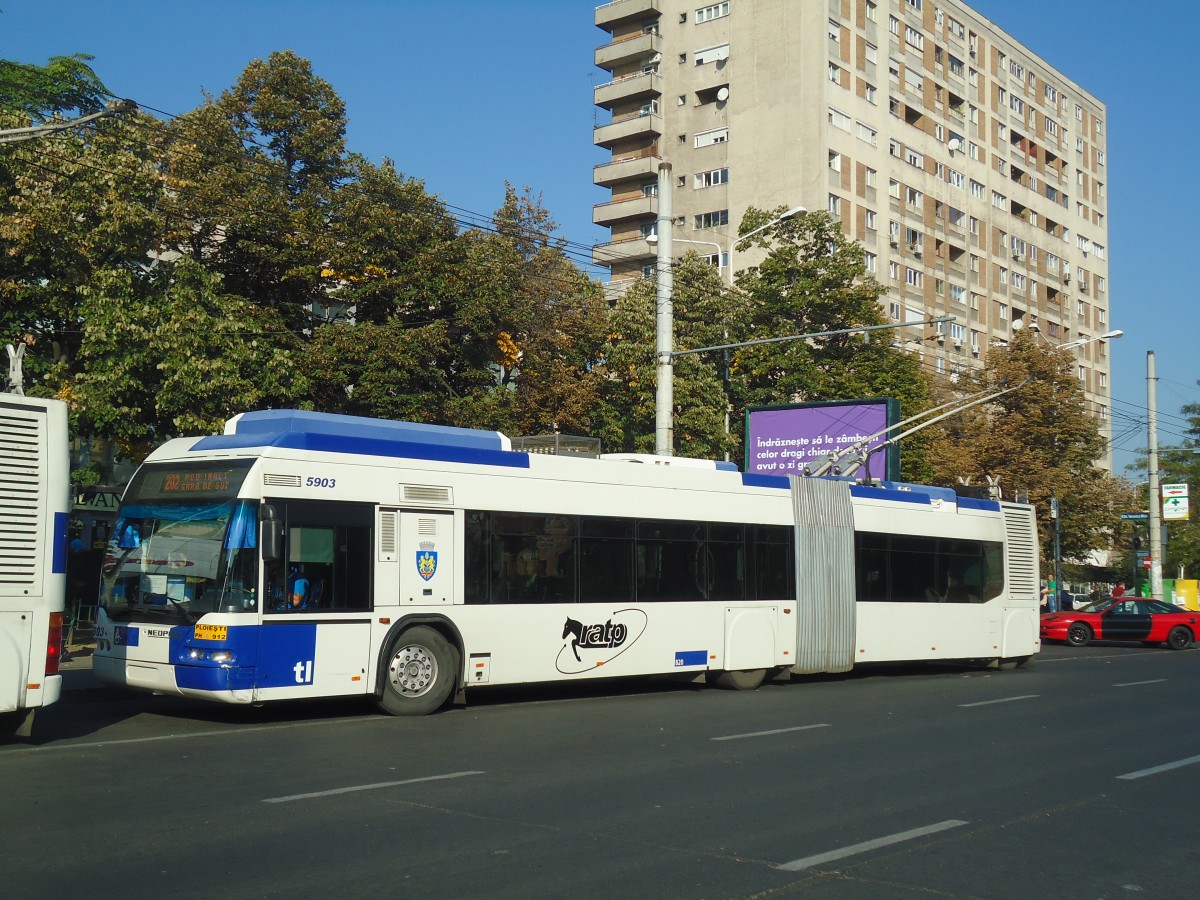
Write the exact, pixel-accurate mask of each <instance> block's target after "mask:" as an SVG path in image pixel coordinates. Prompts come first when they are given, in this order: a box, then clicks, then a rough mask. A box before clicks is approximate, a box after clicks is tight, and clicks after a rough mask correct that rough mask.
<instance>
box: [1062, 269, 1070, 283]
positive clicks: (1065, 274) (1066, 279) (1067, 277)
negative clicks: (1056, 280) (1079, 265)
mask: <svg viewBox="0 0 1200 900" xmlns="http://www.w3.org/2000/svg"><path fill="white" fill-rule="evenodd" d="M1070 283H1071V273H1070V272H1063V284H1070Z"/></svg>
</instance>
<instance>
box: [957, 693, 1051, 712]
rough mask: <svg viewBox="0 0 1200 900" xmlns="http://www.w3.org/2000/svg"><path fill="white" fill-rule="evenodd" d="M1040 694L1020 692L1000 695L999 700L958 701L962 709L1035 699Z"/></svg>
mask: <svg viewBox="0 0 1200 900" xmlns="http://www.w3.org/2000/svg"><path fill="white" fill-rule="evenodd" d="M1040 696H1041V694H1022V695H1021V696H1019V697H1001V698H1000V699H999V700H980V701H979V702H978V703H960V704H958V705H959V706H961V707H963V708H964V709H965V708H966V707H968V706H991V705H992V704H993V703H1012V702H1013V701H1014V700H1035V699H1037V698H1038V697H1040Z"/></svg>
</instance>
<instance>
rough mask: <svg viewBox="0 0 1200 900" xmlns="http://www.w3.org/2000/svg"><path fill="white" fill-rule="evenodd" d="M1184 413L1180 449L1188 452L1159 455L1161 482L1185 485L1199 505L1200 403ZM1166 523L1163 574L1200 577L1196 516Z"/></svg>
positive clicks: (1187, 408)
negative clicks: (1183, 433)
mask: <svg viewBox="0 0 1200 900" xmlns="http://www.w3.org/2000/svg"><path fill="white" fill-rule="evenodd" d="M1181 412H1182V413H1183V415H1184V416H1185V417H1186V418H1187V429H1186V432H1185V435H1186V436H1185V437H1184V440H1183V443H1182V444H1180V445H1179V446H1180V447H1182V448H1186V450H1187V451H1189V452H1182V453H1180V452H1171V450H1166V451H1165V452H1163V453H1160V454H1159V456H1158V471H1159V483H1160V484H1186V485H1188V486H1189V487H1190V489H1191V490H1190V499H1191V500H1192V502H1193V503H1200V500H1197V499H1196V496H1195V495H1196V494H1200V403H1189V404H1187V405H1186V406H1184V407H1183V409H1182V410H1181ZM1172 449H1173V448H1172ZM1150 502H1156V501H1155V498H1151V501H1150ZM1130 508H1131V509H1132V508H1133V507H1130ZM1139 508H1141V507H1139ZM1164 524H1165V525H1166V526H1167V543H1166V552H1165V553H1164V556H1163V575H1164V576H1165V577H1168V578H1169V577H1173V576H1174V575H1175V574H1176V573H1177V572H1178V570H1179V567H1180V566H1182V567H1183V570H1184V577H1186V578H1200V524H1198V523H1197V516H1196V515H1195V514H1194V513H1193V514H1192V516H1191V517H1190V518H1188V519H1187V520H1186V521H1181V520H1173V521H1168V522H1165V523H1164Z"/></svg>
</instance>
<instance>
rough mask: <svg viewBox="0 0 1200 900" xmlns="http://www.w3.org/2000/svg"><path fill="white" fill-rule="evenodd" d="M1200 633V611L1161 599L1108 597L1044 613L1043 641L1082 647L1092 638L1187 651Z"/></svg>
mask: <svg viewBox="0 0 1200 900" xmlns="http://www.w3.org/2000/svg"><path fill="white" fill-rule="evenodd" d="M1197 634H1200V613H1196V612H1193V611H1191V610H1186V609H1180V608H1179V607H1178V606H1173V605H1171V604H1170V603H1164V602H1162V601H1161V600H1140V599H1138V598H1136V597H1107V598H1105V599H1104V600H1097V601H1096V602H1095V603H1089V604H1088V605H1087V606H1085V607H1083V608H1082V609H1075V610H1070V611H1067V612H1053V613H1043V614H1042V640H1043V641H1066V642H1067V643H1068V644H1070V645H1071V646H1072V647H1083V646H1086V645H1087V644H1089V643H1091V641H1093V640H1098V641H1141V642H1142V643H1143V644H1162V643H1165V644H1166V645H1167V646H1168V647H1170V648H1171V649H1172V650H1186V649H1187V648H1188V647H1190V646H1191V645H1192V642H1193V641H1194V640H1195V639H1196V635H1197Z"/></svg>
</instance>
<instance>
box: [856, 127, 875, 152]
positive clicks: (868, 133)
mask: <svg viewBox="0 0 1200 900" xmlns="http://www.w3.org/2000/svg"><path fill="white" fill-rule="evenodd" d="M858 139H859V140H860V141H865V142H866V143H868V144H870V145H871V146H872V147H874V146H875V143H876V141H877V140H878V132H876V131H875V129H874V128H871V127H870V126H869V125H864V124H863V123H862V122H859V123H858Z"/></svg>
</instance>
